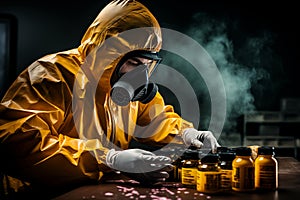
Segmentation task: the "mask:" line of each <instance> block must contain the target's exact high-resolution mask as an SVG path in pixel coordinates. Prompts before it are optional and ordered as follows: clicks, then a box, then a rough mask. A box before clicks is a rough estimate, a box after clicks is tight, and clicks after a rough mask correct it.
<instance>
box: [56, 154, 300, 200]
mask: <svg viewBox="0 0 300 200" xmlns="http://www.w3.org/2000/svg"><path fill="white" fill-rule="evenodd" d="M277 160H278V164H279V188H278V190H276V191H268V192H267V191H263V192H258V191H253V192H234V191H231V192H228V193H226V194H224V193H223V194H210V195H209V194H204V193H201V192H198V191H197V190H196V189H193V188H188V187H184V186H182V185H181V183H180V182H169V181H167V182H164V183H162V184H161V185H157V186H151V187H146V186H142V185H140V184H139V183H137V182H134V181H132V180H128V179H127V180H126V179H119V178H120V177H117V176H115V178H112V179H107V180H106V181H105V182H104V183H101V184H98V185H86V186H82V187H78V188H76V189H74V190H71V191H69V192H66V193H64V194H62V195H60V196H57V197H56V198H54V199H55V200H65V199H72V200H76V199H78V200H79V199H80V200H83V199H86V200H87V199H92V200H94V199H101V200H105V199H110V200H113V199H117V200H121V199H134V200H136V199H145V200H147V199H157V200H169V199H177V200H180V199H182V200H189V199H193V200H195V199H203V200H204V199H212V200H221V199H230V200H236V199H243V200H248V199H253V200H269V199H274V200H275V199H283V200H285V199H299V197H300V179H299V177H300V162H299V161H297V160H296V159H294V158H290V157H279V158H277Z"/></svg>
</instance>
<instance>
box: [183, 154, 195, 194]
mask: <svg viewBox="0 0 300 200" xmlns="http://www.w3.org/2000/svg"><path fill="white" fill-rule="evenodd" d="M183 157H184V160H183V163H182V167H181V183H182V185H184V186H186V187H191V188H196V183H197V170H198V168H197V167H198V165H199V162H200V159H199V152H198V151H197V150H191V149H188V150H186V151H185V152H184V154H183Z"/></svg>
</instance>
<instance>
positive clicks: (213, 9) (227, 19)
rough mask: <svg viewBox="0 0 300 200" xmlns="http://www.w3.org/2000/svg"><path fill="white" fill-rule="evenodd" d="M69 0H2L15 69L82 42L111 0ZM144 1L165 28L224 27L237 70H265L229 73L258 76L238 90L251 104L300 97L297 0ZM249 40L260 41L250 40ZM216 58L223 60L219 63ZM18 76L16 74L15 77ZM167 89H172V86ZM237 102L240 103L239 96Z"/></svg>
mask: <svg viewBox="0 0 300 200" xmlns="http://www.w3.org/2000/svg"><path fill="white" fill-rule="evenodd" d="M65 2H66V1H58V0H52V1H37V0H27V1H24V0H1V1H0V13H2V14H10V15H13V16H14V17H15V18H16V20H17V30H16V31H17V37H16V43H15V44H16V53H15V55H12V59H13V61H14V62H15V66H12V67H14V69H15V73H14V77H16V75H17V74H18V73H20V72H21V71H22V70H23V69H24V68H25V67H27V66H28V65H30V64H31V63H32V62H33V61H34V60H36V59H38V58H40V57H41V56H44V55H46V54H49V53H55V52H58V51H64V50H68V49H72V48H76V47H78V46H79V44H80V40H81V37H82V36H83V34H84V33H85V30H86V29H87V28H88V26H89V25H90V24H91V23H92V21H93V20H94V18H95V17H96V16H97V14H98V12H99V11H100V10H101V9H102V8H103V7H104V6H105V5H106V4H107V3H108V2H109V1H107V0H105V1H100V0H87V1H82V2H71V1H70V2H69V3H65ZM141 2H142V3H144V4H145V5H146V6H147V7H148V8H149V10H150V11H151V12H152V13H153V14H154V16H156V18H157V20H158V21H159V23H160V24H161V26H162V27H165V28H171V29H174V30H178V31H181V32H183V33H186V34H189V32H188V30H190V29H191V28H192V29H195V28H196V29H197V26H198V25H199V29H201V27H203V26H202V25H200V24H206V26H207V25H208V26H210V25H211V26H210V27H212V28H213V29H212V30H210V32H209V31H208V32H206V34H207V35H208V36H207V37H206V38H205V39H204V41H205V42H207V43H208V42H209V39H211V37H210V36H212V35H214V34H217V33H218V34H219V33H220V32H222V31H223V33H224V34H225V36H226V37H225V38H226V41H227V42H229V43H228V44H230V46H226V44H224V46H226V47H227V48H228V47H230V52H231V54H230V57H229V58H228V60H229V61H230V62H231V63H234V65H235V70H236V66H242V68H240V69H243V70H245V71H246V72H249V71H251V70H253V69H254V70H255V71H260V70H262V71H263V72H264V75H263V77H262V78H257V77H256V78H255V77H254V78H253V77H249V76H248V77H246V80H245V79H244V78H243V77H240V79H235V78H236V77H235V78H233V79H230V78H229V79H230V80H236V81H237V82H236V83H235V84H236V86H237V87H238V86H239V84H242V83H243V80H245V81H250V82H251V81H253V83H251V87H250V89H249V91H237V93H240V94H239V95H240V96H245V95H243V92H247V94H246V95H250V96H251V97H253V100H251V102H250V103H251V106H252V107H251V108H250V109H252V110H253V109H254V110H271V111H272V110H275V111H276V110H279V109H280V100H281V99H282V98H299V97H300V92H299V91H300V90H299V82H298V79H299V78H298V72H299V69H298V68H299V64H298V58H299V55H298V52H299V50H298V49H299V48H298V45H299V31H298V30H297V29H298V26H299V16H298V15H299V11H298V9H297V8H298V6H296V3H295V1H278V2H277V1H227V0H226V1H225V0H224V1H220V0H205V1H204V0H185V1H174V0H173V1H170V0H161V1H154V0H141ZM199 13H201V14H202V15H201V16H202V18H201V17H200V20H198V19H196V20H195V18H194V17H195V14H199ZM203 16H205V17H203ZM210 23H211V24H210ZM221 23H224V24H225V26H226V28H224V29H222V30H220V26H219V24H221ZM214 28H215V29H214ZM214 30H215V31H214ZM224 34H223V35H222V34H219V35H222V36H224ZM190 37H194V36H193V35H190ZM249 38H251V40H250V39H249ZM253 38H254V39H253ZM249 41H252V43H253V44H254V45H252V46H251V45H249V44H250V42H249ZM260 41H263V43H261V42H260ZM255 42H256V43H255ZM252 43H251V44H252ZM251 47H253V48H251ZM256 50H259V51H256ZM223 53H224V52H223ZM228 60H227V61H228ZM216 63H217V65H218V62H216ZM220 67H222V66H221V65H220ZM223 69H224V67H223ZM240 72H241V71H239V69H238V70H237V71H233V72H232V74H233V75H236V76H242V75H243V74H244V73H240ZM252 76H253V74H252ZM254 76H255V75H254ZM13 79H14V78H11V80H10V81H9V82H11V81H13ZM254 79H255V80H254ZM1 90H3V88H1ZM162 91H164V88H162ZM165 92H166V93H168V91H167V90H165ZM167 101H168V102H170V103H172V102H173V103H174V102H175V103H174V104H176V100H172V99H170V98H169V99H168V100H167ZM232 103H233V104H236V103H235V101H233V102H232ZM240 106H241V107H246V106H247V105H243V104H241V105H240ZM245 111H248V110H247V109H241V110H240V111H232V112H236V114H235V115H234V116H233V117H236V116H238V115H239V114H242V113H243V112H245ZM228 117H230V114H228Z"/></svg>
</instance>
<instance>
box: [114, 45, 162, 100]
mask: <svg viewBox="0 0 300 200" xmlns="http://www.w3.org/2000/svg"><path fill="white" fill-rule="evenodd" d="M137 58H143V59H147V60H148V61H149V62H148V63H142V62H140V61H139V60H138V59H137ZM134 59H136V61H134V62H136V63H134V64H133V67H132V69H131V70H130V71H128V72H126V73H122V72H121V68H122V67H123V65H124V64H126V62H129V61H130V60H134ZM160 62H161V57H159V56H158V54H157V53H153V52H148V51H142V50H136V51H132V52H129V53H127V54H126V55H125V56H124V57H123V58H122V59H121V60H120V62H119V63H118V65H117V67H116V69H115V71H114V73H113V76H112V78H111V85H112V88H111V92H110V96H111V98H112V100H113V102H114V103H116V104H117V105H120V106H126V105H128V104H129V102H130V101H140V102H142V103H148V102H150V101H151V100H152V99H153V98H154V96H155V95H156V93H157V91H158V87H157V85H156V84H155V83H151V82H150V81H149V77H150V75H151V73H152V72H153V71H154V69H155V68H156V66H157V65H158V64H159V63H160Z"/></svg>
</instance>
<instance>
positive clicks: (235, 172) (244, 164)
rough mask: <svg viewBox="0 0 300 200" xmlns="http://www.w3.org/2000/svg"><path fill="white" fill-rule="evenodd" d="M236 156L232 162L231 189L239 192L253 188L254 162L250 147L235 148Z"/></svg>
mask: <svg viewBox="0 0 300 200" xmlns="http://www.w3.org/2000/svg"><path fill="white" fill-rule="evenodd" d="M235 150H236V156H235V159H234V160H233V162H232V190H234V191H239V192H246V191H253V190H254V162H253V160H252V158H251V153H252V151H251V149H250V148H248V147H239V148H236V149H235Z"/></svg>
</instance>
